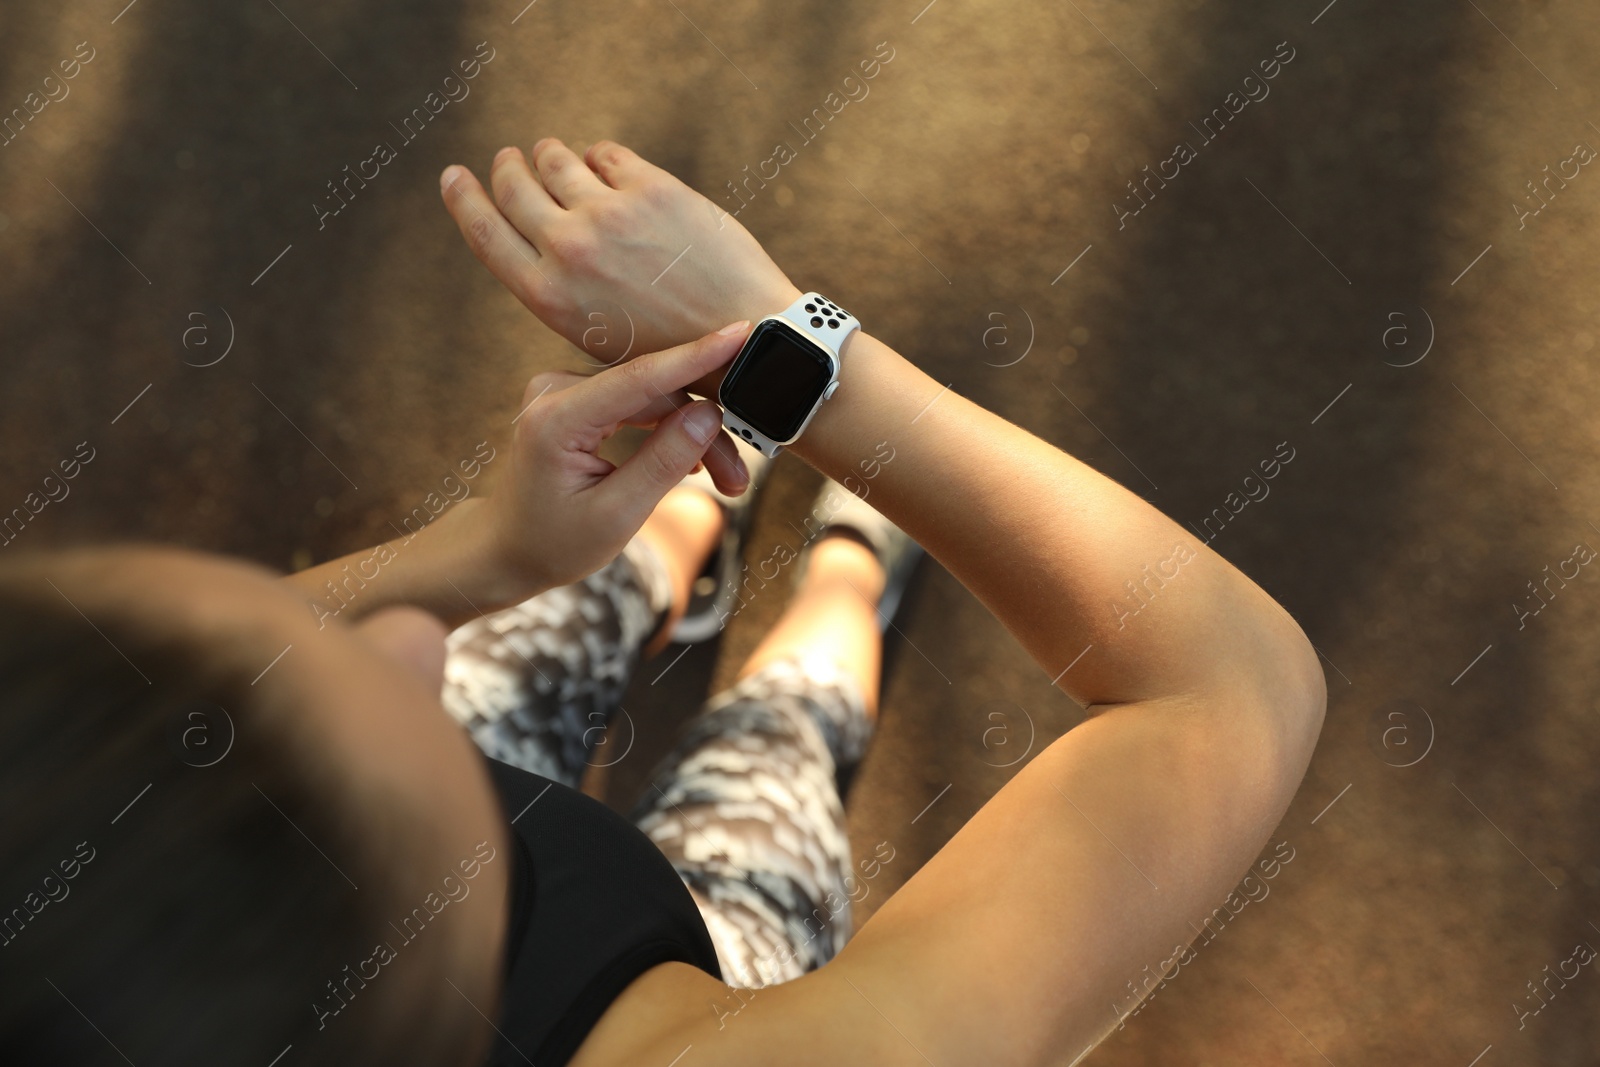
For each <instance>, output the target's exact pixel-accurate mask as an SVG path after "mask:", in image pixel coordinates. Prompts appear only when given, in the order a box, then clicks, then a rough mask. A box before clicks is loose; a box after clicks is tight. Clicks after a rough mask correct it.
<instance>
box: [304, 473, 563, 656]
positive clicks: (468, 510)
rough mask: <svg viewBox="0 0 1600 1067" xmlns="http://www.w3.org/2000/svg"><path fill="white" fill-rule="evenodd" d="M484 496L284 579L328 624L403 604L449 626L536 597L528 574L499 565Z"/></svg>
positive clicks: (464, 501) (463, 502) (534, 587)
mask: <svg viewBox="0 0 1600 1067" xmlns="http://www.w3.org/2000/svg"><path fill="white" fill-rule="evenodd" d="M488 507H489V500H488V499H487V498H481V497H472V498H469V499H466V500H463V501H461V502H460V503H458V504H456V505H455V506H454V507H452V508H450V509H449V510H448V511H446V512H444V514H442V515H440V516H439V517H438V518H437V519H435V520H434V521H433V522H431V523H429V524H428V525H427V526H424V527H422V528H421V529H420V530H418V531H416V532H414V533H408V534H406V535H405V536H403V537H398V538H396V539H394V540H393V541H386V542H384V543H383V544H381V545H376V546H374V547H371V548H364V549H361V550H360V551H357V552H352V553H350V554H349V555H346V556H341V557H339V558H338V559H334V560H329V561H328V562H326V563H322V564H319V565H317V566H315V567H311V568H308V569H307V570H303V571H300V572H298V573H296V574H291V575H289V576H288V577H287V578H285V579H284V581H285V582H287V583H288V584H289V585H291V586H293V587H295V588H296V589H298V590H299V591H300V592H301V593H303V594H304V595H305V597H306V599H307V601H308V603H309V606H310V610H311V611H312V612H313V613H314V614H315V615H316V616H317V618H318V619H319V620H320V621H321V622H323V623H324V624H326V623H327V622H328V621H330V620H331V619H333V618H338V619H340V620H342V621H344V622H347V623H348V622H354V621H356V620H358V619H360V618H362V617H364V616H366V615H370V614H372V613H373V612H375V611H377V610H379V609H381V608H387V607H394V606H396V605H400V604H406V605H410V606H412V607H418V608H422V609H423V610H424V611H427V612H428V613H430V614H432V615H434V616H436V617H437V618H438V619H440V621H442V622H444V623H445V625H447V626H450V627H452V628H454V627H456V626H459V625H461V624H462V623H464V622H467V621H468V620H470V619H474V618H477V617H478V615H479V614H480V613H484V612H489V611H494V610H496V609H498V608H504V607H509V606H511V605H512V604H517V603H520V602H521V601H523V600H525V599H527V598H528V597H530V596H533V595H534V594H535V593H538V592H540V589H539V588H538V587H537V582H536V580H534V579H533V578H531V577H528V576H519V575H514V574H511V573H509V572H507V571H506V570H505V568H504V567H502V566H501V565H499V564H498V563H497V562H496V560H497V559H499V558H500V555H499V554H498V553H496V552H495V551H493V548H492V546H491V545H490V543H489V541H490V539H491V538H492V536H493V532H492V527H491V524H490V523H489V522H488V521H487V515H486V514H485V512H486V510H487V508H488Z"/></svg>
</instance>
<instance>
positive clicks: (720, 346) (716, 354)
mask: <svg viewBox="0 0 1600 1067" xmlns="http://www.w3.org/2000/svg"><path fill="white" fill-rule="evenodd" d="M749 332H750V323H749V322H748V321H740V322H736V323H733V324H732V325H731V326H724V327H723V328H722V329H720V330H718V331H717V332H716V333H708V334H706V335H705V336H704V337H701V338H699V339H698V340H695V341H690V342H689V343H688V344H686V345H679V346H678V347H676V348H668V349H664V350H663V351H660V352H651V353H649V354H647V355H643V356H639V357H638V358H636V359H633V360H630V361H629V362H627V363H619V364H617V365H616V366H614V367H607V368H606V369H605V370H603V371H601V372H600V373H598V374H596V375H594V376H592V377H590V378H587V379H585V380H584V381H581V382H579V383H578V384H576V385H574V386H573V387H572V388H571V389H569V390H567V394H568V397H569V398H570V399H569V400H567V401H565V402H564V404H563V407H564V408H566V411H567V412H570V415H567V416H566V417H570V418H573V419H575V420H577V421H580V422H582V423H584V424H585V425H584V427H583V428H584V429H604V428H605V427H608V426H612V425H614V424H616V423H619V422H622V421H624V420H625V419H627V418H629V417H630V416H632V415H633V414H634V413H635V412H637V411H639V410H641V409H643V408H645V407H647V406H649V405H650V404H651V403H652V402H653V401H657V400H659V399H660V398H662V397H664V396H665V397H670V396H671V395H672V394H673V393H675V392H676V391H677V390H679V389H682V388H683V387H684V386H686V385H689V384H690V383H691V382H694V381H696V380H697V379H699V378H702V377H704V376H705V375H707V374H709V373H711V372H712V371H714V370H716V369H717V368H718V367H721V366H723V365H724V364H726V363H727V362H728V361H729V360H731V359H733V357H734V356H735V355H736V354H737V353H738V351H739V348H740V347H741V346H742V345H743V344H744V339H745V336H746V335H747V334H748V333H749ZM558 417H561V416H558Z"/></svg>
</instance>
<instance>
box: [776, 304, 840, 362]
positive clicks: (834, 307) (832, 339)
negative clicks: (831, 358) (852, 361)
mask: <svg viewBox="0 0 1600 1067" xmlns="http://www.w3.org/2000/svg"><path fill="white" fill-rule="evenodd" d="M778 315H779V317H781V318H785V319H788V320H789V321H790V322H792V323H794V324H795V325H796V326H798V327H800V329H801V330H802V331H804V332H805V333H808V334H810V335H811V336H812V337H815V338H816V339H817V340H819V341H821V342H822V343H823V344H824V345H827V346H828V349H829V350H830V351H831V352H832V353H833V354H834V355H835V356H837V355H839V354H840V352H839V350H840V348H842V347H843V346H844V342H845V339H846V338H847V337H849V336H850V335H851V334H852V333H854V332H855V331H856V330H859V329H861V323H859V322H857V321H856V317H855V316H854V315H851V314H849V313H848V312H846V311H845V310H844V309H843V308H841V307H840V306H839V305H838V304H835V303H834V302H833V301H832V300H829V299H828V298H827V297H825V296H823V295H822V294H821V293H807V294H805V295H804V296H802V297H801V298H800V299H799V300H796V301H795V302H794V303H792V304H790V305H789V306H788V307H787V308H785V309H784V310H783V311H780V312H779V313H778Z"/></svg>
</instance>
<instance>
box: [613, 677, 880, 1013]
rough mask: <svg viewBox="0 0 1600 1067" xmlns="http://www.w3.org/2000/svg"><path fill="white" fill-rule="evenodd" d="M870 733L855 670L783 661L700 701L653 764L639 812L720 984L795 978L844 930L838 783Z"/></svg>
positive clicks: (847, 888) (849, 889)
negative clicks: (695, 912)
mask: <svg viewBox="0 0 1600 1067" xmlns="http://www.w3.org/2000/svg"><path fill="white" fill-rule="evenodd" d="M870 734H871V722H870V720H869V719H868V718H867V715H866V711H865V705H864V703H863V700H862V696H861V693H860V690H859V688H858V687H857V686H856V685H855V683H854V682H853V680H851V679H850V678H849V677H848V676H847V675H845V674H843V673H842V672H839V671H838V670H837V669H835V668H833V667H832V666H831V665H829V664H828V663H826V662H825V661H816V662H806V661H800V660H783V661H779V662H776V663H773V664H770V665H769V666H767V667H766V668H764V669H763V670H761V671H760V672H758V673H756V674H753V675H751V676H749V677H748V678H745V679H743V680H741V681H740V682H738V683H736V684H735V685H734V686H733V687H732V688H731V689H729V690H727V691H726V692H724V693H721V694H719V695H718V696H716V697H714V698H713V699H712V700H711V701H710V702H708V704H707V705H706V708H705V710H704V711H703V712H702V713H701V714H700V715H699V716H698V717H697V718H696V719H695V720H694V721H693V722H692V723H691V724H690V726H689V728H688V730H687V732H686V733H685V735H684V737H683V739H682V740H681V741H680V742H679V743H678V745H677V746H676V747H675V748H674V750H673V751H672V752H671V753H670V754H669V755H668V757H667V758H666V759H665V760H664V761H663V762H662V764H661V765H660V767H658V768H657V770H656V772H655V773H654V775H653V776H652V780H651V784H650V785H649V786H648V787H647V788H646V790H645V794H644V796H643V797H642V798H641V799H640V802H639V804H638V807H637V808H636V809H635V812H634V819H635V822H637V824H638V825H639V827H640V828H641V829H642V830H644V831H645V833H647V834H648V835H649V836H650V838H651V839H652V840H653V841H654V842H655V843H656V845H657V847H659V848H660V849H661V850H662V852H663V853H665V854H666V856H667V858H668V859H670V860H671V861H672V863H673V866H674V867H676V868H677V870H678V872H679V874H680V875H681V876H682V877H683V880H684V882H685V884H687V885H688V887H689V890H690V892H691V893H692V894H693V895H694V897H695V900H696V902H697V903H698V904H699V905H700V910H701V914H702V915H703V916H704V918H705V920H706V926H707V928H708V929H709V930H710V932H711V936H712V940H713V942H714V943H715V944H716V946H717V953H718V956H719V959H720V961H721V963H722V969H723V978H724V980H725V981H727V982H728V983H729V984H730V985H733V986H739V987H743V988H758V987H760V986H764V985H769V984H772V983H775V982H782V981H787V980H789V979H792V978H796V977H798V976H800V975H802V974H804V973H806V972H807V971H809V970H813V969H815V968H817V967H820V966H821V965H822V964H824V963H826V962H827V961H828V960H830V959H832V958H833V957H834V955H835V954H837V953H838V951H839V949H840V948H842V947H843V945H844V943H845V940H846V939H847V938H848V937H849V934H850V930H851V915H850V904H851V897H852V894H853V893H856V894H859V889H858V888H857V880H856V879H855V878H853V877H852V876H851V859H850V841H849V837H848V835H847V833H846V829H845V818H844V805H843V802H842V799H841V793H840V782H841V779H843V778H844V777H846V776H847V775H848V774H849V772H850V771H852V770H853V769H854V767H855V765H856V763H857V762H858V761H859V760H860V758H861V754H862V752H863V750H864V749H865V746H866V743H867V740H868V738H869V737H870Z"/></svg>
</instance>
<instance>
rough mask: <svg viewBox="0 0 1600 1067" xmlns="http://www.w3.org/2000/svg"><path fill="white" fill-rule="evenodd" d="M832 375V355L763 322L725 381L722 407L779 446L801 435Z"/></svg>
mask: <svg viewBox="0 0 1600 1067" xmlns="http://www.w3.org/2000/svg"><path fill="white" fill-rule="evenodd" d="M832 374H833V367H832V365H831V364H830V363H829V362H828V357H827V355H826V354H825V353H824V352H822V351H821V350H820V349H818V348H817V347H816V346H815V345H811V344H807V343H805V342H803V341H799V340H796V339H794V338H792V337H791V336H790V334H789V328H788V327H786V326H783V325H781V324H778V323H772V322H768V323H763V324H762V325H761V326H760V327H759V328H758V329H757V332H756V335H755V337H754V338H752V339H751V347H750V349H749V351H747V352H746V353H745V356H744V358H743V359H742V360H740V361H739V362H738V363H737V365H736V366H735V367H734V368H733V370H731V371H729V373H728V377H727V379H726V380H725V381H724V382H723V384H722V390H721V393H722V402H723V404H724V406H726V407H727V409H728V410H729V411H731V412H733V413H734V414H735V415H737V416H738V417H739V418H741V419H743V420H744V421H745V422H747V423H749V424H750V425H751V426H752V427H754V428H755V429H757V430H759V431H761V432H762V433H763V434H765V435H766V436H768V437H770V438H772V439H773V440H774V441H787V440H788V439H789V438H791V437H793V436H794V435H795V434H796V433H797V432H799V430H800V425H801V423H803V422H805V420H806V416H807V415H809V414H811V408H812V407H813V406H814V405H815V404H816V402H817V398H818V397H820V396H821V395H822V391H823V389H825V388H827V385H828V379H829V378H831V377H832Z"/></svg>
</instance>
